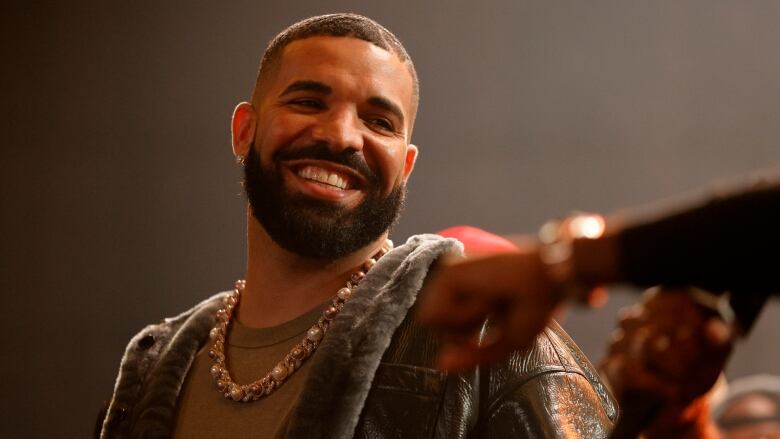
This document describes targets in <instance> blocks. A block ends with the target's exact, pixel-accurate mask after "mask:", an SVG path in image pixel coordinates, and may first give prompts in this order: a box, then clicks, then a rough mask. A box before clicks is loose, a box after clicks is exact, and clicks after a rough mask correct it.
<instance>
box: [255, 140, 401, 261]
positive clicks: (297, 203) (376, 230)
mask: <svg viewBox="0 0 780 439" xmlns="http://www.w3.org/2000/svg"><path fill="white" fill-rule="evenodd" d="M290 158H299V159H300V158H313V159H320V160H330V161H332V162H336V163H340V164H342V165H346V166H349V167H351V168H352V169H355V170H356V171H358V172H360V173H361V174H363V176H364V177H366V178H367V180H368V181H369V182H370V184H369V185H368V191H367V193H366V195H365V197H364V199H363V201H361V203H360V204H359V205H358V206H356V207H354V208H346V207H343V206H339V205H336V204H334V203H332V202H328V201H325V200H319V199H316V198H312V197H308V196H304V195H302V194H292V193H290V192H289V191H287V190H286V189H285V187H284V181H283V177H282V169H281V162H282V161H283V160H284V159H290ZM379 182H380V178H378V177H377V176H376V175H375V174H374V173H373V172H371V170H370V168H369V167H368V165H367V164H365V162H364V161H363V159H362V158H361V157H359V156H358V155H357V154H355V153H354V152H350V151H346V152H345V153H344V154H339V155H336V154H334V153H332V152H331V151H330V150H329V149H328V148H327V147H326V146H324V145H313V146H311V147H309V148H303V149H301V150H297V151H293V152H292V153H284V152H281V154H279V155H278V157H277V156H274V159H273V164H272V166H270V167H264V166H263V164H262V163H261V162H260V156H259V155H258V154H257V152H256V151H255V148H254V145H252V147H251V148H250V151H249V155H248V156H247V159H246V164H245V166H244V189H245V191H246V195H247V198H248V200H249V205H250V209H251V212H252V215H253V216H254V217H255V218H256V219H257V220H258V221H259V222H260V224H261V225H262V226H263V228H264V229H265V230H266V232H267V233H268V235H269V236H270V237H271V239H273V241H274V242H275V243H277V244H278V245H279V246H280V247H282V248H284V249H286V250H288V251H290V252H293V253H296V254H298V255H301V256H304V257H308V258H312V259H319V260H324V261H332V260H336V259H338V258H341V257H343V256H346V255H348V254H350V253H353V252H355V251H357V250H359V249H361V248H363V247H365V246H366V245H368V244H370V243H371V242H373V241H375V240H377V239H378V238H379V237H380V236H382V234H383V233H385V232H386V231H388V230H389V229H390V228H391V227H392V226H393V225H395V223H396V221H397V220H398V217H399V215H400V213H401V210H402V209H403V205H404V200H405V198H406V185H404V184H400V185H398V186H396V187H394V188H393V190H392V191H391V192H390V194H388V195H387V196H382V194H381V185H380V183H379Z"/></svg>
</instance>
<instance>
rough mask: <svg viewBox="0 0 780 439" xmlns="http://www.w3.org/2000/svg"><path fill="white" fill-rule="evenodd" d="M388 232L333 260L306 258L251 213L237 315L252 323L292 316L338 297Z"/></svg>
mask: <svg viewBox="0 0 780 439" xmlns="http://www.w3.org/2000/svg"><path fill="white" fill-rule="evenodd" d="M386 238H387V234H386V233H385V234H383V235H382V236H380V237H379V238H378V239H377V240H375V241H374V242H372V243H371V244H369V245H367V246H365V247H363V248H361V249H359V250H357V251H355V252H353V253H350V254H349V255H347V256H344V257H342V258H340V259H337V260H334V261H328V262H323V261H322V260H317V259H311V258H306V257H303V256H300V255H298V254H295V253H292V252H289V251H287V250H285V249H283V248H281V247H280V246H279V245H278V244H276V243H275V242H274V241H273V240H272V239H271V237H270V236H268V233H267V232H266V231H265V229H264V228H263V226H262V225H260V223H259V222H258V221H257V220H256V219H255V218H254V217H253V216H252V214H251V213H247V268H246V287H245V288H244V292H243V293H242V295H241V304H240V306H239V307H238V309H237V318H238V321H239V322H241V324H243V325H245V326H248V327H252V328H264V327H269V326H276V325H279V324H282V323H284V322H287V321H290V320H292V319H294V318H296V317H298V316H300V315H302V314H304V313H305V312H307V311H309V310H311V309H312V308H314V307H316V306H317V305H319V304H321V303H323V302H325V301H326V300H328V299H330V298H332V297H334V296H335V295H336V291H338V290H339V288H341V287H343V286H344V285H345V284H346V282H347V280H348V279H349V277H350V276H351V275H352V273H354V272H355V271H357V270H358V269H359V268H360V267H361V266H362V264H363V263H364V262H365V261H366V260H367V259H368V258H370V257H371V256H373V255H374V254H375V253H377V252H378V251H379V249H380V248H381V247H382V244H383V243H384V242H385V239H386Z"/></svg>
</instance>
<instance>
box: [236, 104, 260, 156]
mask: <svg viewBox="0 0 780 439" xmlns="http://www.w3.org/2000/svg"><path fill="white" fill-rule="evenodd" d="M256 128H257V115H256V113H255V109H254V107H252V104H250V103H249V102H241V103H240V104H238V105H236V109H235V110H233V120H232V121H231V124H230V132H231V134H232V137H233V139H232V140H233V155H234V156H236V158H238V157H243V158H246V156H247V155H249V148H251V147H252V142H254V140H255V130H256Z"/></svg>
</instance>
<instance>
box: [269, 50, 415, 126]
mask: <svg viewBox="0 0 780 439" xmlns="http://www.w3.org/2000/svg"><path fill="white" fill-rule="evenodd" d="M300 80H314V81H320V82H323V83H325V84H327V85H329V86H331V87H333V88H334V91H335V92H336V93H338V92H343V93H353V94H356V95H363V96H365V97H370V96H382V97H385V98H389V99H392V100H394V101H396V102H397V103H398V104H399V105H402V107H403V108H404V110H405V111H407V112H408V111H409V109H410V108H411V103H412V93H413V80H412V75H411V73H410V72H409V69H408V66H407V65H406V64H405V63H404V62H403V61H401V60H400V59H399V58H398V56H397V55H396V54H394V53H392V52H390V51H387V50H384V49H382V48H381V47H378V46H375V45H374V44H372V43H369V42H367V41H363V40H360V39H357V38H350V37H329V36H316V37H309V38H305V39H302V40H296V41H293V42H292V43H290V44H289V45H288V46H287V47H285V48H284V51H283V52H282V56H281V58H280V61H279V65H278V67H277V71H276V73H275V75H273V78H272V79H271V81H272V84H269V89H270V90H269V91H271V93H270V94H272V95H273V90H277V91H278V90H279V89H284V88H285V87H286V86H287V85H289V84H291V83H293V82H295V81H300Z"/></svg>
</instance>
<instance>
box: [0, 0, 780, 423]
mask: <svg viewBox="0 0 780 439" xmlns="http://www.w3.org/2000/svg"><path fill="white" fill-rule="evenodd" d="M31 3H34V2H25V3H20V4H18V5H15V6H11V5H6V7H4V8H3V12H2V14H1V15H2V21H3V22H2V23H0V25H2V26H0V27H1V28H2V32H3V33H4V35H2V54H0V55H2V60H3V68H2V69H0V75H2V76H1V77H2V81H0V83H1V84H2V87H3V91H2V104H3V105H2V109H3V114H2V125H0V126H2V128H3V129H2V139H3V144H2V152H1V154H2V169H0V171H2V172H1V173H0V179H2V180H0V182H1V183H2V199H1V201H2V231H3V233H2V248H3V252H2V261H1V262H2V265H1V266H2V279H0V282H2V283H1V284H0V287H1V288H2V291H3V294H4V295H5V298H6V299H5V303H6V306H5V307H4V309H3V311H2V318H3V326H2V329H3V330H2V332H0V334H2V335H1V336H0V337H2V338H1V339H0V341H1V343H0V345H2V347H3V348H2V352H3V356H2V369H1V370H0V371H1V372H2V376H3V378H2V380H0V383H1V384H0V386H2V387H0V394H2V406H0V413H2V419H3V421H2V423H0V424H1V426H0V436H2V437H84V436H86V435H88V434H89V432H90V430H91V428H92V423H93V420H94V416H95V414H96V413H97V410H98V408H99V406H100V405H101V403H102V401H103V399H105V398H108V397H109V396H110V394H111V389H112V383H113V379H114V376H115V374H116V371H117V367H118V360H119V357H120V354H121V353H122V351H123V349H124V346H125V343H126V341H127V340H128V338H129V337H130V336H131V335H132V334H134V333H135V332H136V331H137V330H138V329H140V328H141V327H142V326H143V325H145V324H147V323H150V322H154V321H157V320H160V319H161V318H163V317H164V316H170V315H173V314H176V313H178V312H179V311H181V310H183V309H185V308H186V307H188V306H190V305H191V304H193V303H194V302H196V301H198V300H200V299H201V298H204V297H206V296H208V295H210V294H213V293H214V292H216V291H219V290H223V289H227V288H229V287H230V285H231V283H232V281H233V280H234V279H236V278H238V277H239V276H241V275H242V272H243V267H244V251H245V249H244V238H243V235H244V201H243V199H242V197H241V195H240V188H239V185H238V180H239V172H238V168H237V167H236V166H235V165H234V164H233V162H232V156H231V152H230V143H229V118H230V114H231V111H232V109H233V106H234V105H235V104H236V103H237V102H239V101H241V100H244V99H247V98H248V96H249V93H250V91H251V88H252V84H253V81H254V77H255V71H256V67H257V62H258V59H259V57H260V55H261V53H262V51H263V49H264V47H265V44H266V42H267V41H268V40H269V39H270V38H271V37H272V36H273V35H274V34H275V33H276V32H278V31H279V30H280V29H281V28H282V27H284V26H286V25H287V24H289V23H291V22H293V21H295V20H297V19H300V18H303V17H306V16H309V15H313V14H318V13H325V12H335V11H356V12H361V13H365V14H367V15H370V16H372V17H374V18H376V19H377V20H379V21H380V22H382V23H383V24H385V25H386V26H387V27H389V28H390V29H391V30H393V31H395V32H396V33H397V34H398V36H399V37H400V38H401V39H402V40H403V41H404V42H405V44H406V46H407V48H408V50H409V52H410V53H411V55H412V56H413V58H414V59H415V62H416V65H417V69H418V71H419V74H420V80H421V83H422V105H421V110H420V114H419V118H418V121H417V128H416V131H415V138H414V141H415V142H416V143H417V144H418V145H419V146H420V151H421V155H420V160H419V162H418V164H417V169H416V171H415V173H414V175H413V177H412V180H411V185H410V196H409V202H408V206H407V209H406V212H405V215H404V217H403V220H402V221H401V223H400V224H399V225H398V227H397V229H396V230H395V232H394V238H395V240H396V241H403V240H404V239H405V238H406V237H408V236H409V235H410V234H413V233H419V232H433V231H436V230H439V229H442V228H444V227H447V226H451V225H455V224H464V223H466V224H472V225H476V226H480V227H483V228H487V229H489V230H492V231H495V232H499V233H509V232H526V231H534V230H536V228H537V227H538V226H539V225H540V224H541V223H542V222H543V221H544V220H545V219H547V218H549V217H553V216H558V215H562V214H565V213H567V212H568V211H570V210H571V209H574V208H578V209H586V210H595V211H610V210H612V209H615V208H618V207H621V206H631V205H638V204H643V203H646V202H648V201H652V200H655V199H658V198H663V197H667V196H669V195H672V194H675V193H677V192H680V191H686V190H690V189H693V188H696V187H698V186H700V185H702V184H705V183H706V182H708V181H711V180H714V179H719V178H724V177H729V176H734V175H738V174H741V173H744V172H747V171H749V170H752V169H756V168H761V167H767V166H771V165H777V164H780V148H778V146H777V141H778V138H780V124H778V123H777V119H778V114H780V113H779V110H780V81H778V79H779V78H780V58H779V57H778V56H777V53H778V52H777V47H778V46H779V45H780V26H778V22H780V3H778V2H775V1H743V2H734V1H711V0H701V1H682V2H680V1H668V2H667V1H655V2H644V1H635V2H634V1H630V2H626V1H601V2H579V1H571V2H558V1H520V0H502V1H486V2H481V3H480V6H477V3H476V2H473V3H472V2H465V1H448V2H445V1H438V2H423V1H417V2H399V1H393V2H376V3H371V4H368V3H367V2H360V1H332V2H330V4H327V5H325V4H324V3H325V2H321V1H313V0H308V1H288V2H262V1H235V2H205V1H204V2H113V3H115V4H109V2H92V4H90V2H79V3H78V4H77V3H76V2H73V3H74V4H70V5H68V4H66V2H61V3H53V4H49V5H40V4H39V5H32V4H31ZM751 232H752V231H746V239H761V236H760V234H758V235H757V234H755V233H751ZM713 251H718V248H717V247H716V246H715V244H713ZM634 299H635V296H634V295H631V294H626V293H625V292H624V293H623V294H613V297H612V301H611V303H610V305H609V306H607V308H606V309H604V310H601V311H599V312H593V313H583V312H579V311H576V310H575V311H574V312H572V313H570V316H569V318H568V320H566V322H565V325H566V327H567V329H568V330H569V331H570V332H571V334H572V335H573V336H574V338H575V339H576V340H577V341H578V342H579V343H580V344H581V346H582V347H583V349H584V350H585V351H586V353H587V354H588V355H589V356H590V357H591V358H592V359H593V360H594V361H597V360H598V359H599V357H600V356H601V354H602V353H603V347H604V345H605V339H606V334H607V333H608V331H609V329H610V328H611V327H612V325H613V324H614V321H615V312H616V309H617V307H618V306H619V305H621V304H626V303H629V302H631V301H633V300H634ZM778 315H780V310H779V309H778V306H777V305H776V304H772V306H771V307H770V309H768V310H767V311H766V312H765V314H764V316H763V317H762V319H761V321H760V323H759V325H758V327H757V328H756V333H755V334H754V335H753V336H752V337H751V338H750V340H748V341H747V342H746V343H743V344H742V345H741V346H740V347H739V349H738V350H737V352H736V356H735V358H734V360H733V361H732V363H731V366H730V369H729V374H730V375H731V376H740V375H744V374H748V373H753V372H759V371H768V372H774V373H780V356H778V353H777V351H776V346H777V343H776V341H775V340H773V336H774V334H775V332H776V331H777V330H778V329H780V328H778V323H777V316H778Z"/></svg>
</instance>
